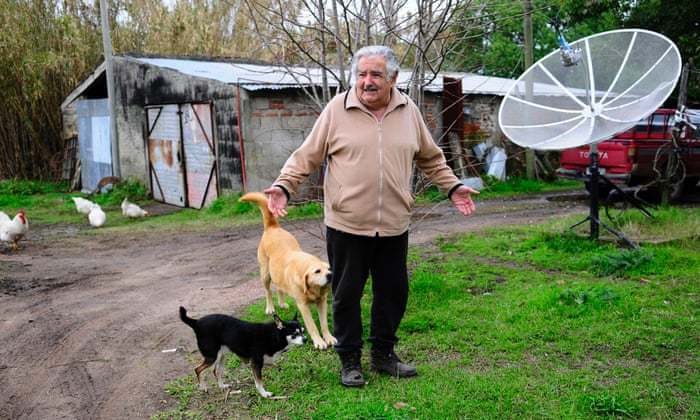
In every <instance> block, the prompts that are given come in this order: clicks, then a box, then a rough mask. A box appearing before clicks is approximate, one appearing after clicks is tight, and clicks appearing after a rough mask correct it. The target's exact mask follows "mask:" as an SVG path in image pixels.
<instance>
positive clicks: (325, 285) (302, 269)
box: [240, 192, 337, 349]
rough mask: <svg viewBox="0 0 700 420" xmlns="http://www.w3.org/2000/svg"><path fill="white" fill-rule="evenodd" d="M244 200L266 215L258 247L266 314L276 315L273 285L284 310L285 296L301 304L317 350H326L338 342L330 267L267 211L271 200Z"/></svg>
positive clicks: (249, 197)
mask: <svg viewBox="0 0 700 420" xmlns="http://www.w3.org/2000/svg"><path fill="white" fill-rule="evenodd" d="M240 201H247V202H252V203H256V204H257V205H258V207H260V212H261V213H262V216H263V226H264V228H265V229H264V232H263V235H262V238H261V239H260V245H259V246H258V262H259V263H260V278H261V280H262V283H263V286H265V292H266V298H267V303H266V306H265V313H267V314H272V313H274V312H275V306H274V304H273V303H272V292H271V291H270V282H272V283H274V284H275V288H276V289H277V301H278V304H279V306H280V307H281V308H288V307H289V306H288V305H287V304H286V303H285V301H284V295H285V293H286V294H287V295H289V296H291V297H292V298H293V299H294V301H295V302H296V304H297V307H298V308H299V311H300V312H301V316H302V318H303V319H304V324H305V325H306V330H307V331H308V332H309V335H310V336H311V339H312V340H313V342H314V347H315V348H317V349H325V348H327V347H328V346H331V345H333V344H335V343H336V342H337V340H336V339H335V337H333V336H332V335H331V333H330V331H328V292H329V289H330V274H331V271H330V266H329V265H328V263H327V262H324V261H321V260H320V259H319V258H317V257H316V256H314V255H311V254H309V253H306V252H304V251H302V250H301V247H300V246H299V242H297V240H296V239H295V238H294V236H292V235H291V234H290V233H289V232H287V231H286V230H284V229H282V228H281V227H280V225H279V223H277V219H275V217H274V216H273V215H272V213H271V212H270V210H269V209H268V208H267V197H266V196H265V194H263V193H259V192H253V193H248V194H245V195H244V196H243V197H241V198H240ZM312 303H313V304H316V308H317V309H318V318H319V324H320V326H321V334H322V336H321V335H319V333H318V329H317V328H316V324H315V323H314V319H313V317H312V315H311V310H310V308H309V306H310V305H311V304H312Z"/></svg>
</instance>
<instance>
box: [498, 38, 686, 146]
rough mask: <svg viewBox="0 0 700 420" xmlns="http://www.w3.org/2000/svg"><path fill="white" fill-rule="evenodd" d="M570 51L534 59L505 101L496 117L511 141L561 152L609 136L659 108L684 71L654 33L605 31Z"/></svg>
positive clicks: (676, 54)
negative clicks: (537, 59)
mask: <svg viewBox="0 0 700 420" xmlns="http://www.w3.org/2000/svg"><path fill="white" fill-rule="evenodd" d="M567 48H569V50H567V51H569V54H566V55H565V54H564V53H563V52H562V53H561V54H560V51H558V50H555V51H553V52H551V53H550V54H548V55H547V56H546V57H544V58H542V59H541V60H539V61H538V62H537V63H535V64H533V65H532V66H531V67H530V68H529V69H527V70H526V71H525V73H523V74H522V75H521V76H520V78H518V80H517V81H516V82H515V84H514V85H513V86H512V87H511V88H510V90H509V91H508V93H507V94H506V96H505V98H504V99H503V101H502V102H501V107H500V109H499V112H498V121H499V124H500V126H501V129H502V130H503V133H504V134H505V135H506V136H507V137H508V138H509V139H510V140H511V141H512V142H513V143H515V144H517V145H519V146H522V147H525V148H529V149H536V150H561V149H568V148H572V147H578V146H582V145H586V144H595V143H597V142H600V141H602V140H605V139H608V138H610V137H611V136H613V135H614V134H616V133H619V132H622V131H625V130H627V129H629V128H631V127H632V126H634V125H635V124H636V123H637V121H639V120H640V119H642V118H645V117H647V116H649V115H650V114H651V113H652V112H654V111H655V110H656V109H657V108H658V107H659V106H661V104H663V102H664V101H665V100H666V99H667V98H668V96H669V95H670V94H671V92H672V91H673V89H674V87H675V86H676V82H677V81H678V77H679V75H680V72H681V56H680V53H679V52H678V48H677V47H676V45H675V44H674V43H673V42H672V41H671V40H669V39H668V38H666V37H665V36H663V35H660V34H658V33H655V32H651V31H646V30H641V29H620V30H614V31H609V32H603V33H600V34H596V35H591V36H589V37H586V38H582V39H580V40H578V41H575V42H572V43H571V44H570V45H567ZM579 51H580V56H579V55H578V52H579ZM574 53H575V54H574ZM565 58H566V60H565Z"/></svg>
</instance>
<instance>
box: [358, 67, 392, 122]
mask: <svg viewBox="0 0 700 420" xmlns="http://www.w3.org/2000/svg"><path fill="white" fill-rule="evenodd" d="M394 84H396V77H394V78H392V79H391V80H389V78H388V76H387V71H386V59H385V58H384V57H382V56H378V55H371V56H368V57H362V58H360V61H358V62H357V81H356V83H355V89H357V97H358V98H360V102H362V103H363V104H364V105H365V106H366V107H367V108H368V109H370V110H375V109H381V108H384V107H385V106H387V105H388V104H389V100H390V99H391V88H392V87H394Z"/></svg>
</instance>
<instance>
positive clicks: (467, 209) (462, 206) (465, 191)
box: [450, 185, 479, 216]
mask: <svg viewBox="0 0 700 420" xmlns="http://www.w3.org/2000/svg"><path fill="white" fill-rule="evenodd" d="M471 194H479V191H477V190H475V189H473V188H469V187H467V186H466V185H462V186H460V187H457V189H456V190H454V191H453V192H452V195H451V196H450V199H451V200H452V203H453V204H454V205H455V207H457V210H459V212H460V213H462V214H463V215H465V216H469V215H470V214H472V213H473V212H474V210H476V206H475V205H474V202H473V201H472V197H471Z"/></svg>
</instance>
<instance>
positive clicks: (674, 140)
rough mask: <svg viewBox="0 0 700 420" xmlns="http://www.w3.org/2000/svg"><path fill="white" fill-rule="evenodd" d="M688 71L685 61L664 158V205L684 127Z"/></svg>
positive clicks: (668, 196) (674, 170) (670, 186)
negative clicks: (669, 140)
mask: <svg viewBox="0 0 700 420" xmlns="http://www.w3.org/2000/svg"><path fill="white" fill-rule="evenodd" d="M688 73H690V63H685V65H684V66H683V72H682V73H681V84H680V86H679V87H678V103H677V105H676V120H675V122H674V123H673V130H672V131H671V149H670V150H669V151H668V158H667V160H666V172H665V174H664V180H663V183H662V185H661V205H663V206H665V205H667V204H668V203H669V201H670V200H671V190H672V189H673V183H672V182H671V180H672V178H673V175H674V174H675V172H676V170H677V167H676V166H677V165H678V161H677V159H678V158H679V156H678V151H679V148H680V145H679V144H678V143H679V142H680V140H681V133H682V132H683V128H685V123H684V121H682V120H681V119H680V118H682V115H683V113H684V112H685V101H686V96H687V94H688ZM678 188H683V185H679V186H678Z"/></svg>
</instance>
